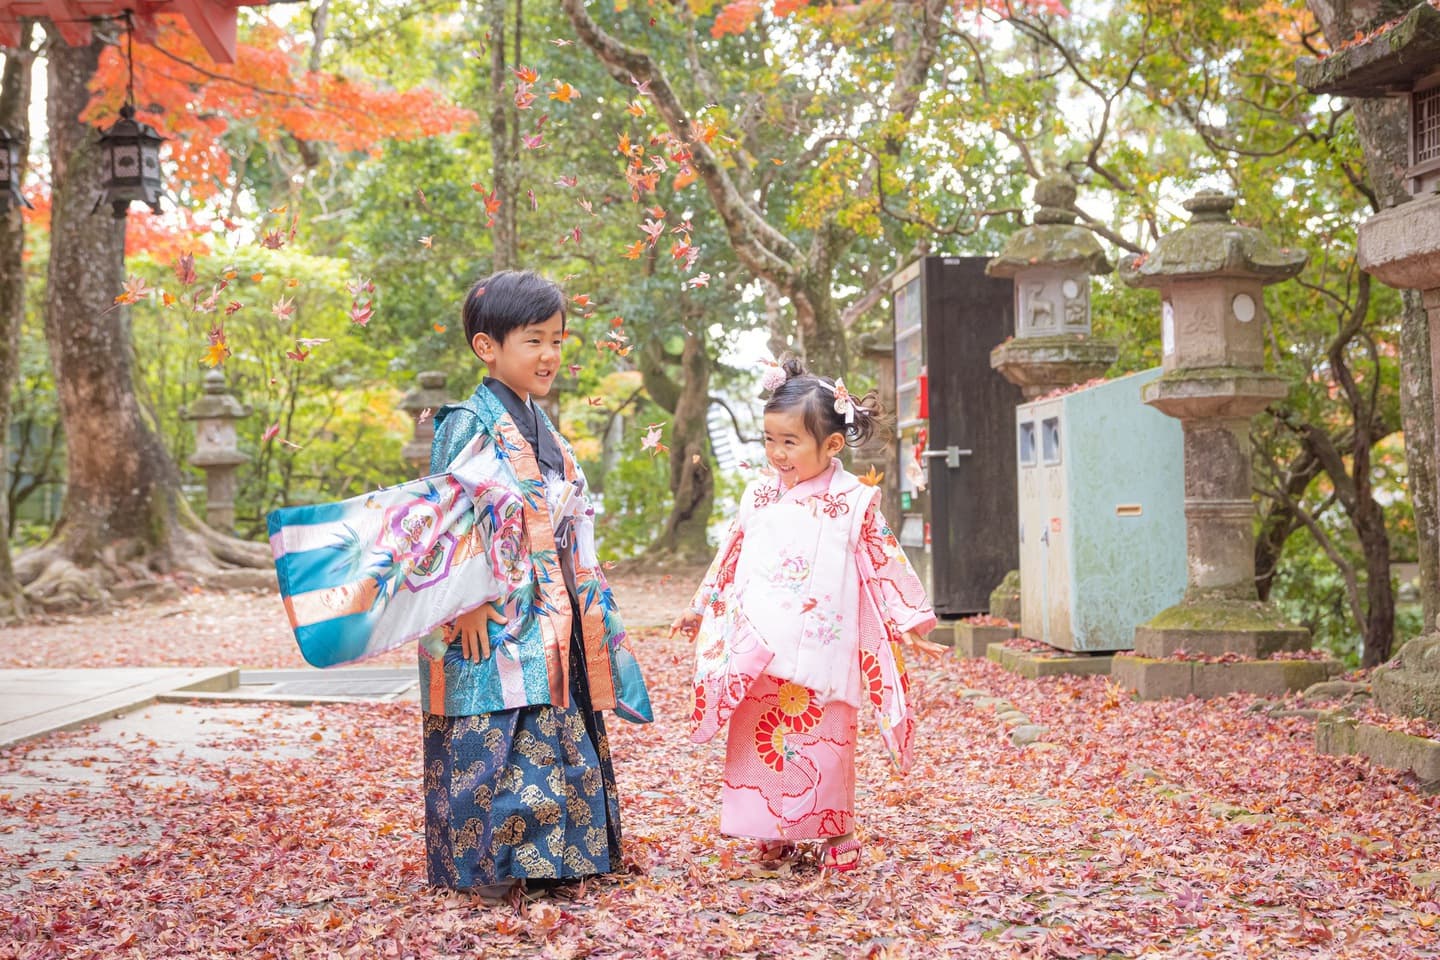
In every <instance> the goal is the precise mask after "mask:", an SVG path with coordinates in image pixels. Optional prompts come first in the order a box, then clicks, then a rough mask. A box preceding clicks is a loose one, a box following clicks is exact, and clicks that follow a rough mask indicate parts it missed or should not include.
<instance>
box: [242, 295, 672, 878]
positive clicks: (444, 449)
mask: <svg viewBox="0 0 1440 960" xmlns="http://www.w3.org/2000/svg"><path fill="white" fill-rule="evenodd" d="M464 320H465V338H466V342H467V343H468V344H469V347H470V349H472V350H473V351H474V352H475V354H476V356H478V357H479V358H480V360H482V361H483V362H484V363H485V365H486V367H487V368H488V370H489V374H490V375H489V376H488V377H486V378H485V380H484V382H483V383H482V384H480V386H478V387H476V388H475V392H474V394H473V395H472V396H471V397H470V398H469V399H467V400H465V401H464V402H462V403H457V404H449V405H446V406H445V407H442V408H441V409H440V411H439V413H437V414H436V415H435V425H436V426H435V442H434V446H433V448H432V450H431V455H430V475H429V476H426V477H422V478H420V479H419V480H412V481H410V482H408V483H402V484H399V485H397V486H394V487H387V488H385V489H383V490H377V491H374V492H372V493H369V494H365V495H362V496H359V497H353V498H351V499H350V500H346V501H342V502H340V503H328V504H311V505H302V506H292V507H282V508H281V509H279V510H275V511H273V512H272V513H271V514H270V516H269V526H270V545H271V549H272V550H273V551H274V554H275V572H276V575H277V577H278V579H279V584H280V593H281V596H282V598H283V599H284V601H285V609H286V612H287V614H288V615H289V618H290V625H291V628H292V629H293V630H294V631H295V639H296V642H297V643H298V644H299V645H300V650H301V652H302V653H303V654H304V655H305V659H306V660H308V661H309V662H310V663H312V664H314V665H315V666H318V667H328V666H335V665H337V664H343V663H352V662H354V661H356V660H361V659H364V658H365V657H369V656H373V655H375V654H377V653H381V652H384V651H386V650H391V649H394V648H396V647H398V646H400V645H401V644H404V643H409V642H413V641H414V640H416V639H421V638H423V639H422V642H421V644H420V704H421V709H422V711H423V713H424V758H425V767H424V782H425V848H426V861H427V866H428V874H429V879H430V882H431V883H432V884H435V885H438V886H443V887H450V888H454V889H457V890H469V891H473V892H475V893H477V894H479V895H480V896H482V897H489V898H499V897H505V896H509V895H511V894H517V893H518V892H520V891H521V890H522V887H523V886H528V887H531V888H534V887H543V886H545V885H547V884H556V883H561V882H564V881H568V880H575V879H578V878H582V877H586V876H591V875H593V874H600V873H608V872H610V871H613V870H616V869H618V868H619V866H620V807H619V802H618V798H617V796H616V792H615V776H614V773H613V771H612V769H611V765H610V745H609V741H608V740H607V739H606V736H605V724H604V722H603V721H602V719H601V717H600V714H599V713H598V711H600V710H614V711H615V712H616V713H617V714H619V715H620V716H621V717H622V718H624V719H626V720H631V721H635V722H641V723H648V722H649V721H650V719H651V713H650V701H649V696H648V694H647V693H646V690H645V682H644V680H643V679H642V678H641V676H640V671H639V667H638V665H637V664H636V662H635V658H634V656H633V654H632V653H631V651H630V648H629V646H628V644H627V643H626V637H625V628H624V627H623V625H622V624H621V623H620V618H619V617H618V616H617V615H616V613H615V604H614V601H613V599H612V598H611V595H610V588H609V586H608V585H607V584H606V582H605V576H604V574H603V573H602V572H601V570H600V563H599V560H598V559H597V557H596V555H595V524H594V512H593V511H592V510H591V509H590V505H589V503H588V501H587V500H586V498H585V478H584V476H583V475H582V474H581V472H580V468H579V466H578V465H577V464H576V463H575V455H574V453H573V452H572V451H571V450H570V447H569V445H568V444H566V442H565V441H564V439H562V438H561V437H560V435H559V434H558V433H556V432H555V429H554V427H552V426H551V425H550V421H549V420H548V419H547V418H546V417H545V414H544V413H542V412H541V411H540V410H539V408H537V407H536V406H535V398H536V397H543V396H545V395H546V394H548V393H549V392H550V387H551V385H552V384H553V383H554V382H555V375H556V373H557V372H559V369H560V345H561V342H562V340H563V338H564V334H565V298H564V296H563V295H562V294H561V292H560V290H559V288H557V287H556V286H555V285H554V284H553V283H550V282H549V281H547V280H544V279H542V278H541V277H539V276H537V275H536V274H534V273H518V272H510V271H506V272H502V273H497V274H495V275H494V276H492V277H488V278H486V279H485V280H481V281H480V282H479V283H477V284H476V285H475V286H474V288H473V289H471V291H470V293H469V295H468V296H467V297H466V299H465V306H464ZM437 628H441V629H440V630H439V631H438V633H437Z"/></svg>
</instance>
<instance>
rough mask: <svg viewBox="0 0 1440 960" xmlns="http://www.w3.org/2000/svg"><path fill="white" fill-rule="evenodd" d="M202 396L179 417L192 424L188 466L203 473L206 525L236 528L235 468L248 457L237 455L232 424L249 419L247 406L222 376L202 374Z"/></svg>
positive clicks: (222, 528) (212, 371)
mask: <svg viewBox="0 0 1440 960" xmlns="http://www.w3.org/2000/svg"><path fill="white" fill-rule="evenodd" d="M204 390H205V393H204V395H203V396H201V397H200V399H199V400H197V401H196V402H195V403H193V404H191V405H190V406H189V407H188V408H185V407H182V408H181V409H180V417H181V419H184V420H193V421H195V452H194V453H193V454H192V455H191V456H190V464H191V465H192V466H195V467H199V468H200V469H201V470H203V471H205V522H206V524H208V525H209V526H211V527H213V528H215V529H216V530H220V531H224V532H226V533H229V532H231V531H233V530H234V529H235V468H236V467H238V466H239V465H240V464H242V463H245V462H247V461H248V460H249V459H250V458H249V457H247V456H246V455H245V454H243V453H241V452H240V448H239V443H238V440H237V437H236V431H235V421H237V420H240V419H243V418H245V417H248V416H250V407H249V406H248V405H246V404H242V403H241V402H240V401H238V400H236V399H235V397H233V396H232V395H231V394H230V391H229V389H228V388H227V387H226V385H225V374H224V373H222V372H221V371H220V370H218V369H215V370H211V371H210V372H209V373H207V374H205V383H204Z"/></svg>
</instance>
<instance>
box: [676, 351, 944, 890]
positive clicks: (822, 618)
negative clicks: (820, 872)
mask: <svg viewBox="0 0 1440 960" xmlns="http://www.w3.org/2000/svg"><path fill="white" fill-rule="evenodd" d="M762 386H764V388H765V389H767V390H771V391H772V393H771V396H770V399H769V400H768V401H767V402H766V404H765V453H766V457H767V459H768V460H769V462H770V466H771V467H772V468H773V471H774V476H773V477H768V478H761V479H759V480H756V481H754V482H752V483H751V484H750V485H749V487H747V488H746V490H745V494H744V496H743V498H742V500H741V505H740V512H739V515H738V516H737V518H736V519H735V521H734V523H733V525H732V527H731V529H730V532H729V534H728V535H727V536H726V539H725V541H724V543H723V544H722V545H721V547H720V550H719V551H718V553H717V554H716V556H715V560H714V562H713V563H712V564H711V566H710V570H709V572H708V573H707V574H706V576H705V579H704V580H703V581H702V583H701V584H700V588H699V590H698V591H697V592H696V594H695V598H694V600H693V602H692V603H691V607H690V610H689V611H687V612H686V613H684V614H682V615H681V616H680V617H679V618H677V619H676V621H675V623H674V625H673V627H672V631H677V630H678V631H681V632H684V633H685V634H687V635H690V636H692V637H693V638H694V639H695V651H696V677H695V710H694V714H693V717H692V719H693V721H694V731H693V734H692V739H693V740H694V741H695V742H697V743H704V742H707V741H709V740H710V739H711V738H712V737H714V736H715V734H716V733H717V732H718V731H719V729H720V727H721V726H722V725H723V724H724V723H725V721H726V720H727V719H728V720H729V722H730V729H729V735H728V738H727V741H726V751H725V773H724V784H723V787H722V790H721V807H720V831H721V833H723V834H725V835H727V836H732V837H748V838H753V839H755V840H756V841H757V842H756V845H755V856H756V858H757V859H760V860H763V861H774V860H781V859H791V858H794V857H796V856H797V855H798V854H799V852H800V851H799V847H798V845H797V843H796V841H799V840H819V841H821V843H820V850H819V858H820V864H821V867H822V868H823V869H830V870H834V871H838V872H844V871H849V870H853V869H855V868H856V867H857V866H858V865H859V863H860V855H861V845H860V842H859V841H858V840H856V839H855V812H854V811H855V734H856V713H857V711H858V709H859V708H860V707H862V706H865V705H868V706H870V707H871V708H872V709H873V710H874V711H875V713H876V717H877V719H878V725H879V728H880V733H881V736H882V738H883V739H884V741H885V744H886V746H887V747H888V748H889V750H890V753H891V758H892V759H893V760H894V762H895V763H896V764H897V766H898V767H899V768H900V769H901V771H902V772H903V771H905V770H906V769H908V767H909V765H910V760H911V741H912V738H913V733H914V717H913V716H912V713H911V710H910V708H909V706H908V705H907V704H906V700H905V694H906V687H907V683H906V678H905V667H904V661H903V660H902V658H901V656H900V648H899V644H900V642H901V641H902V639H906V640H909V641H910V642H913V643H915V644H917V645H920V646H921V647H922V648H924V649H940V648H938V647H937V646H936V645H934V644H929V643H928V642H926V641H922V640H920V639H919V635H920V634H922V633H925V632H927V631H929V630H930V629H931V628H933V627H934V625H935V615H934V613H933V612H932V611H931V609H930V604H929V601H928V600H927V599H926V596H925V589H924V587H923V586H922V585H921V583H920V581H919V579H918V578H917V577H916V576H915V574H914V572H913V571H912V570H911V568H910V566H909V564H908V563H906V560H905V554H904V553H903V552H901V550H900V545H899V544H898V543H897V542H896V539H895V537H894V536H893V535H892V534H891V532H890V528H889V526H888V525H887V524H886V522H885V518H884V517H883V516H881V514H880V511H879V509H878V503H877V501H878V499H879V497H878V496H877V494H878V491H877V490H876V488H875V487H872V486H866V485H865V484H863V483H861V482H860V481H859V479H857V478H856V477H854V476H852V475H851V474H850V473H848V472H846V470H845V468H844V467H842V466H841V465H840V461H839V460H837V459H835V457H836V455H837V454H839V453H840V451H841V450H843V449H844V448H845V446H846V445H847V444H848V445H851V446H859V445H860V444H862V443H864V442H865V441H866V440H867V439H868V438H869V437H870V436H871V435H872V434H873V433H874V431H875V429H876V428H877V427H878V425H879V416H880V408H879V403H878V401H877V400H876V399H875V396H874V394H873V393H872V394H870V395H868V396H866V397H864V398H862V399H861V400H858V401H857V400H855V399H854V398H852V397H851V396H850V395H849V393H848V392H847V391H846V389H845V386H844V384H843V383H842V382H841V381H839V380H835V381H831V380H829V379H826V378H821V377H816V376H812V375H810V374H808V373H806V372H805V371H804V369H803V368H802V367H801V366H800V364H799V363H798V362H797V361H794V360H790V361H788V362H786V363H785V365H784V366H783V367H781V368H779V369H777V370H774V371H772V372H771V373H769V374H767V376H766V379H765V381H764V382H763V383H762Z"/></svg>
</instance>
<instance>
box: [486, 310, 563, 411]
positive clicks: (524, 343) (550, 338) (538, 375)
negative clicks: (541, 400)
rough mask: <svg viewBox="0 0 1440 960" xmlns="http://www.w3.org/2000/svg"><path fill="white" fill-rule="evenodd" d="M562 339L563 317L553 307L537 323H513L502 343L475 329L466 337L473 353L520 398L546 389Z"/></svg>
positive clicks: (555, 368)
mask: <svg viewBox="0 0 1440 960" xmlns="http://www.w3.org/2000/svg"><path fill="white" fill-rule="evenodd" d="M564 339H565V318H564V317H563V316H561V314H560V311H558V310H557V311H555V313H553V314H551V315H550V316H549V317H546V318H545V319H544V320H541V321H540V322H539V323H532V324H530V325H529V326H526V327H516V328H515V329H514V330H511V331H510V334H509V336H507V337H506V338H505V342H504V343H496V342H495V341H494V340H492V339H491V338H490V336H489V334H484V333H477V334H475V338H474V339H473V340H471V341H470V346H471V347H473V348H474V349H475V354H476V356H478V357H479V358H480V359H481V360H483V361H485V366H487V367H489V368H490V376H492V377H494V378H495V379H496V380H499V381H500V382H501V383H503V384H505V386H507V387H509V388H510V389H511V390H514V391H515V393H516V394H517V395H518V396H519V397H520V398H521V399H528V398H529V397H532V396H535V397H543V396H545V395H546V394H548V393H549V392H550V386H551V385H552V384H553V383H554V382H555V374H556V373H557V372H558V371H559V369H560V345H561V343H562V342H563V341H564Z"/></svg>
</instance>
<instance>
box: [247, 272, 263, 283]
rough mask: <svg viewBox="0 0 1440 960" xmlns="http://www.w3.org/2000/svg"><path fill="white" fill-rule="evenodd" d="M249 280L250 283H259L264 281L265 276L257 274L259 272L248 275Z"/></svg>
mask: <svg viewBox="0 0 1440 960" xmlns="http://www.w3.org/2000/svg"><path fill="white" fill-rule="evenodd" d="M250 279H251V281H253V282H254V283H259V282H260V281H261V280H264V279H265V274H263V273H259V272H256V273H252V274H250Z"/></svg>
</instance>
